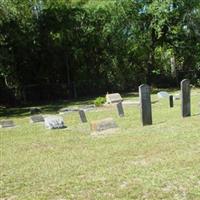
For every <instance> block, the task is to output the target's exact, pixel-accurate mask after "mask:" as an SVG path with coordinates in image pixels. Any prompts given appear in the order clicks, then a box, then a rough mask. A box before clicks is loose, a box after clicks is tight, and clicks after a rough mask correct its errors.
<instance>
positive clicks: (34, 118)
mask: <svg viewBox="0 0 200 200" xmlns="http://www.w3.org/2000/svg"><path fill="white" fill-rule="evenodd" d="M30 122H31V123H38V122H44V117H43V116H42V115H32V116H31V117H30Z"/></svg>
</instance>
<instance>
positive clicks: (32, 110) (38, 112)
mask: <svg viewBox="0 0 200 200" xmlns="http://www.w3.org/2000/svg"><path fill="white" fill-rule="evenodd" d="M40 113H41V108H36V107H33V108H30V114H31V115H36V114H40Z"/></svg>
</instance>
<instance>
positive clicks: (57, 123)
mask: <svg viewBox="0 0 200 200" xmlns="http://www.w3.org/2000/svg"><path fill="white" fill-rule="evenodd" d="M44 124H45V127H46V128H48V129H60V128H66V126H65V125H64V121H63V118H62V117H60V116H59V117H58V116H49V117H45V118H44Z"/></svg>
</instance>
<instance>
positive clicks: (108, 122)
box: [90, 118, 118, 132]
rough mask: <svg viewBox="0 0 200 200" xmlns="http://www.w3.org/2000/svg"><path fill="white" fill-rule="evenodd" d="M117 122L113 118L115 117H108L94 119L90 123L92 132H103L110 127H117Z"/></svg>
mask: <svg viewBox="0 0 200 200" xmlns="http://www.w3.org/2000/svg"><path fill="white" fill-rule="evenodd" d="M117 127H118V126H117V124H116V123H115V121H114V120H113V118H106V119H102V120H97V121H93V122H91V124H90V128H91V131H92V132H101V131H105V130H108V129H114V128H117Z"/></svg>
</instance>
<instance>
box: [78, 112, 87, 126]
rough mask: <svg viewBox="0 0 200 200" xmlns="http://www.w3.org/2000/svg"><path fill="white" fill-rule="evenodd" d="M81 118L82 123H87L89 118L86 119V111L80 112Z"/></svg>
mask: <svg viewBox="0 0 200 200" xmlns="http://www.w3.org/2000/svg"><path fill="white" fill-rule="evenodd" d="M79 116H80V119H81V122H82V123H86V122H87V118H86V115H85V112H84V110H79Z"/></svg>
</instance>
